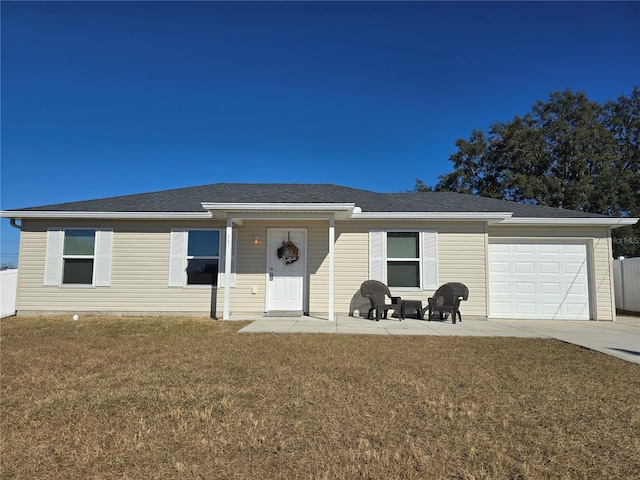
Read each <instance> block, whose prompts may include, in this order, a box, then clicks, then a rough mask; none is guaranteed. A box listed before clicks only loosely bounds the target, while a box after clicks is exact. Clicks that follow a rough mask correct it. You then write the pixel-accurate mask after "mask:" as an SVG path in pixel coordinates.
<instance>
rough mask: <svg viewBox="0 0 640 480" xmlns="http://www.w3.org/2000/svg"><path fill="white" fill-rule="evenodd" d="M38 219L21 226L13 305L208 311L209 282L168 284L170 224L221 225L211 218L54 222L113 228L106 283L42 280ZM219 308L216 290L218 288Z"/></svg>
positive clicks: (42, 233)
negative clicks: (16, 296)
mask: <svg viewBox="0 0 640 480" xmlns="http://www.w3.org/2000/svg"><path fill="white" fill-rule="evenodd" d="M48 226H50V225H48V224H45V223H43V222H37V221H28V222H25V224H24V230H23V232H22V250H21V256H22V264H21V268H22V269H23V271H22V272H21V279H20V286H19V289H20V299H19V304H18V311H19V312H20V313H21V314H23V313H28V312H51V311H53V312H56V311H58V312H70V311H74V312H75V311H77V312H83V311H84V312H113V313H151V314H154V313H155V314H165V313H172V312H177V313H186V314H199V315H200V314H202V315H208V314H209V312H210V310H211V304H212V299H211V288H209V287H200V286H194V287H185V288H179V287H169V286H168V278H169V248H170V231H171V228H221V227H222V226H223V225H222V224H220V223H219V222H218V223H213V222H207V223H206V224H203V223H201V222H200V223H198V222H190V223H189V222H186V223H179V224H177V223H165V222H154V221H149V222H127V221H123V222H117V223H115V224H114V223H104V222H80V221H68V222H65V223H64V224H57V225H56V226H58V227H65V228H70V227H78V226H82V227H86V228H101V227H103V228H113V230H114V234H113V244H112V255H111V262H112V263H111V266H112V268H111V286H109V287H91V286H59V287H51V286H49V287H45V286H43V276H44V252H45V249H46V237H47V233H46V229H47V227H48ZM218 296H219V297H220V299H218V302H217V303H218V310H220V309H221V305H222V304H221V290H220V289H218Z"/></svg>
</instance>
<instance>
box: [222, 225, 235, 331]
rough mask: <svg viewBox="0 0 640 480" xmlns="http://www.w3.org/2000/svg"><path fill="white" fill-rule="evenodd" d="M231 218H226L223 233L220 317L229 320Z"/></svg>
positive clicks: (231, 254)
mask: <svg viewBox="0 0 640 480" xmlns="http://www.w3.org/2000/svg"><path fill="white" fill-rule="evenodd" d="M232 235H233V220H232V219H231V218H227V231H226V235H225V237H224V238H225V247H226V248H225V250H224V306H223V310H222V319H223V320H229V301H230V299H231V257H232V256H233V252H232V251H231V249H232V248H233V241H232V238H233V237H232Z"/></svg>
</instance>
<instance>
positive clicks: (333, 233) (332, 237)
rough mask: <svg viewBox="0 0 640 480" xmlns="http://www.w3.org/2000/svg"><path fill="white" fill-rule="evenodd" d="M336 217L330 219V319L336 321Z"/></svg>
mask: <svg viewBox="0 0 640 480" xmlns="http://www.w3.org/2000/svg"><path fill="white" fill-rule="evenodd" d="M335 224H336V221H335V218H330V219H329V321H331V322H333V321H335V314H334V311H333V284H334V274H335V262H334V244H335V241H336V238H335V237H336V231H335V230H336V229H335V226H336V225H335Z"/></svg>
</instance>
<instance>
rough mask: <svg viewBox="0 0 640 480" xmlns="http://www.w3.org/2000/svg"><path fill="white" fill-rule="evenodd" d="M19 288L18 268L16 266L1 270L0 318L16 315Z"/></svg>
mask: <svg viewBox="0 0 640 480" xmlns="http://www.w3.org/2000/svg"><path fill="white" fill-rule="evenodd" d="M17 290H18V270H17V269H15V268H7V269H5V270H0V292H1V296H0V318H5V317H10V316H12V315H15V313H16V293H17Z"/></svg>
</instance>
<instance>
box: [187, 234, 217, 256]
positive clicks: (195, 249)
mask: <svg viewBox="0 0 640 480" xmlns="http://www.w3.org/2000/svg"><path fill="white" fill-rule="evenodd" d="M219 249H220V232H219V231H218V230H189V247H188V248H187V255H188V256H190V257H217V256H218V252H219V251H220V250H219Z"/></svg>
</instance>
